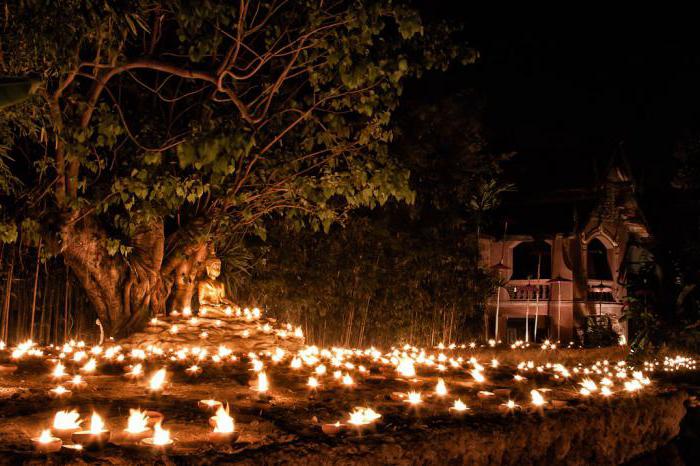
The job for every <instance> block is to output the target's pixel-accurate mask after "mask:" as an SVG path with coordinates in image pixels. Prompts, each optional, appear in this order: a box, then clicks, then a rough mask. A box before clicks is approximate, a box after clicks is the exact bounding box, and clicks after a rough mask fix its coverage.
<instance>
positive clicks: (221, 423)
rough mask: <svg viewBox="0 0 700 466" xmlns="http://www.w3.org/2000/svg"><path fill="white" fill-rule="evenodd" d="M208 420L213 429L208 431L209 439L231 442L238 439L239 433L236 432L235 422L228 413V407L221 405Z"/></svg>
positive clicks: (218, 441)
mask: <svg viewBox="0 0 700 466" xmlns="http://www.w3.org/2000/svg"><path fill="white" fill-rule="evenodd" d="M209 422H210V423H211V424H212V425H213V427H214V431H213V432H210V433H209V440H210V441H212V442H217V443H233V442H235V441H236V440H238V435H239V433H238V432H236V429H235V423H234V421H233V418H232V417H231V415H230V414H229V407H228V405H226V408H225V409H224V407H223V406H222V405H220V406H219V409H218V410H217V411H216V415H214V416H212V417H211V419H210V420H209Z"/></svg>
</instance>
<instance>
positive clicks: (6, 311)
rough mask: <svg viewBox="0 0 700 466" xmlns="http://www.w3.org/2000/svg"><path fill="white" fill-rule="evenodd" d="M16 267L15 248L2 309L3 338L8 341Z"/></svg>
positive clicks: (11, 258)
mask: <svg viewBox="0 0 700 466" xmlns="http://www.w3.org/2000/svg"><path fill="white" fill-rule="evenodd" d="M14 268H15V254H14V249H13V251H12V256H11V257H10V269H9V270H8V272H7V280H6V281H5V300H4V302H3V309H2V316H3V317H2V339H3V341H5V342H7V337H8V336H9V331H10V300H11V295H12V276H13V274H14Z"/></svg>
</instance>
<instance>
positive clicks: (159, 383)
mask: <svg viewBox="0 0 700 466" xmlns="http://www.w3.org/2000/svg"><path fill="white" fill-rule="evenodd" d="M163 383H165V369H159V370H158V371H157V372H156V373H155V374H153V377H151V380H150V382H149V383H148V385H149V387H150V389H151V390H153V391H158V390H160V389H162V388H163Z"/></svg>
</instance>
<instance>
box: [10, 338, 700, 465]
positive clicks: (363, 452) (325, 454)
mask: <svg viewBox="0 0 700 466" xmlns="http://www.w3.org/2000/svg"><path fill="white" fill-rule="evenodd" d="M108 347H109V345H105V348H108ZM83 350H84V351H86V353H87V355H86V357H85V358H83V359H82V360H81V361H79V362H76V361H73V359H72V355H73V354H74V353H75V352H77V351H81V349H78V348H74V349H73V353H71V354H68V355H65V354H64V357H63V358H62V359H60V360H61V361H63V364H64V365H65V371H66V373H67V374H69V375H70V376H72V375H74V374H82V377H83V380H84V382H85V385H84V387H82V388H76V387H71V384H70V382H69V379H66V378H64V379H63V380H62V381H57V380H55V379H54V378H53V377H52V375H51V373H52V371H53V369H54V368H55V365H56V363H57V362H58V360H59V358H58V356H59V353H60V351H58V350H54V349H44V354H43V355H41V356H39V355H34V356H32V355H29V354H24V355H22V357H20V358H19V359H17V358H12V351H11V349H6V350H4V351H1V352H0V364H2V365H3V366H2V367H5V368H7V369H5V373H4V374H2V377H1V378H0V463H3V464H42V463H44V462H50V463H53V464H84V463H102V464H158V463H160V464H163V463H165V464H208V463H212V462H217V463H226V464H233V463H241V464H297V463H310V464H446V463H449V464H465V463H468V464H495V463H500V464H516V463H517V464H537V463H543V462H546V463H549V464H558V463H561V464H591V463H596V464H619V463H622V462H624V461H628V460H630V459H632V458H634V457H637V456H638V455H641V454H643V453H645V452H649V451H652V450H654V449H656V448H657V447H660V446H662V445H665V444H666V443H668V442H669V441H670V440H671V439H673V438H674V437H675V436H676V435H677V434H678V432H679V426H680V423H681V420H682V419H683V417H684V416H685V413H686V405H688V403H689V402H691V401H690V400H689V395H688V393H687V391H686V390H685V389H684V387H682V383H679V382H678V380H671V379H670V376H671V375H673V376H674V377H676V378H678V377H679V376H680V375H681V374H682V373H685V372H688V373H691V372H692V371H691V370H690V367H687V366H688V364H689V363H688V362H687V360H682V361H685V362H679V361H681V360H677V361H676V366H673V365H667V366H664V363H663V362H662V361H660V362H659V364H658V365H656V366H655V367H656V369H655V370H654V371H651V370H649V371H647V372H645V373H644V375H645V376H649V377H650V379H651V383H649V384H648V385H644V387H643V388H641V389H639V390H638V391H635V392H634V393H630V392H628V391H626V390H625V389H624V381H631V380H633V379H634V377H633V372H634V371H633V370H632V369H631V368H627V367H626V366H622V365H620V366H618V365H617V361H618V359H619V358H616V359H612V357H615V356H621V355H624V350H623V349H607V350H558V349H557V350H542V349H540V348H535V349H526V350H511V349H502V350H500V349H493V348H477V349H469V348H465V349H459V348H457V349H454V350H450V349H431V350H429V351H427V350H426V351H427V352H426V353H423V357H421V353H420V352H418V351H412V350H406V353H405V354H404V355H403V356H402V353H401V351H399V350H397V351H396V352H394V353H390V352H385V353H382V354H381V356H378V354H379V353H374V355H372V354H371V353H369V352H367V353H363V354H362V355H358V354H352V355H351V354H350V353H348V352H345V353H326V354H325V356H324V355H323V354H317V358H318V361H313V359H311V360H310V362H311V364H308V365H307V364H306V362H309V361H308V360H307V361H304V362H305V364H303V367H301V368H298V369H293V368H292V367H290V366H291V364H292V360H293V358H294V357H295V354H294V353H288V354H285V355H284V356H283V357H278V358H277V359H279V360H278V361H277V362H275V361H273V360H272V359H271V356H272V355H273V354H274V353H272V354H269V353H268V354H261V355H258V356H257V357H255V358H253V359H258V358H259V360H260V361H261V362H262V364H263V366H264V369H263V370H264V371H265V373H266V375H267V377H268V379H269V382H270V389H269V391H268V392H267V393H266V394H265V395H264V396H260V395H259V394H258V393H257V392H256V391H254V390H252V389H251V384H254V383H255V381H256V380H257V375H256V372H255V371H254V370H252V369H253V363H252V359H251V357H250V356H252V355H248V354H240V353H235V352H234V353H232V354H230V355H227V356H226V357H225V358H224V359H223V360H221V361H219V362H215V361H213V360H212V359H210V358H207V359H203V360H200V361H197V360H195V359H193V356H192V355H191V354H190V355H188V356H187V357H185V358H182V359H178V358H177V357H176V356H175V355H174V353H166V354H161V355H153V354H151V355H147V356H146V358H145V359H144V360H141V359H133V358H132V357H131V354H130V353H129V352H128V351H127V350H122V351H121V352H116V353H115V354H117V355H118V354H123V355H124V356H125V357H124V360H123V361H119V360H118V358H116V357H111V358H110V359H107V358H106V357H105V356H104V354H105V352H104V351H103V352H102V353H101V354H100V355H95V356H94V357H95V359H96V361H97V369H96V370H95V372H94V373H85V372H81V368H83V367H84V364H85V362H86V360H87V359H89V358H90V357H93V355H92V354H91V352H90V348H84V349H83ZM440 353H442V354H443V355H445V359H446V360H445V361H443V362H444V363H445V365H446V366H447V367H446V368H445V370H444V371H441V370H440V369H439V368H438V367H437V365H438V359H437V358H438V357H439V354H440ZM329 355H330V356H329ZM112 356H114V355H112ZM234 356H235V360H233V357H234ZM305 356H307V357H308V354H306V355H305ZM392 356H393V357H395V358H398V360H402V358H403V357H405V356H410V357H411V359H412V361H415V369H416V372H417V374H416V375H415V376H411V377H407V376H404V375H402V374H400V373H398V372H397V368H396V360H395V361H394V362H392V361H391V357H392ZM431 356H432V357H433V362H432V363H426V364H424V363H422V362H419V361H423V360H424V359H429V358H430V357H431ZM382 358H383V360H382ZM470 358H474V359H472V360H471V361H470ZM494 358H495V359H497V360H498V364H497V365H496V364H494V363H493V362H492V360H493V359H494ZM173 359H174V360H173ZM334 359H335V360H334ZM606 359H608V361H607V364H606V363H605V362H604V361H605V360H606ZM450 360H453V361H454V365H453V364H449V363H448V362H449V361H450ZM138 361H140V362H141V363H142V365H143V368H144V374H145V376H144V377H143V378H140V379H135V380H132V379H127V378H126V377H125V372H127V371H128V370H129V368H130V367H131V366H132V365H133V364H135V363H136V362H138ZM528 361H531V362H532V364H531V366H532V367H528V364H527V362H528ZM194 363H196V364H198V366H199V367H200V368H201V369H202V372H201V374H200V375H198V376H196V377H195V376H191V375H189V373H188V371H187V368H188V367H191V365H192V364H194ZM334 363H335V364H338V365H339V367H334V366H333V364H334ZM319 364H324V365H325V366H326V367H327V373H326V374H324V375H317V374H316V373H315V368H316V367H317V366H318V365H319ZM348 364H349V365H348ZM557 364H561V365H560V366H559V365H557ZM693 364H694V363H693ZM360 366H364V369H366V370H365V371H361V370H360ZM494 366H495V367H494ZM12 367H16V369H15V370H14V371H13V372H11V371H12ZM163 367H165V368H166V370H167V382H166V386H165V387H164V389H163V391H162V393H160V394H158V395H155V396H154V395H152V394H150V393H149V391H148V389H147V386H148V379H149V376H150V375H151V374H153V373H154V372H155V371H156V370H158V369H160V368H163ZM478 367H481V370H480V371H478V372H479V373H480V374H482V375H483V376H484V377H485V380H484V381H482V382H479V381H478V380H477V379H478V375H476V376H475V375H474V374H473V371H474V369H475V368H478ZM650 367H651V366H647V367H646V369H650ZM664 367H666V368H667V371H664V370H663V368H664ZM562 368H563V369H562ZM0 369H2V368H0ZM335 370H340V371H341V373H342V374H343V375H345V374H348V375H351V377H352V378H353V385H352V386H344V385H343V384H342V379H336V378H334V376H333V372H334V371H335ZM596 371H598V372H596ZM621 371H622V372H625V374H626V378H625V379H623V378H621V377H620V376H621V374H620V372H621ZM585 372H588V373H587V374H586V373H585ZM516 375H518V376H520V377H523V379H522V380H520V381H518V380H516V379H514V376H516ZM310 376H316V377H317V378H318V380H319V381H320V384H321V385H320V387H318V388H317V389H315V390H314V389H310V388H309V387H308V386H307V381H308V378H309V377H310ZM604 377H608V378H609V379H610V380H611V381H612V383H613V385H612V386H611V393H612V394H611V395H610V396H607V397H604V396H601V395H600V394H599V392H598V393H593V394H592V395H591V396H582V395H581V393H580V389H581V388H582V387H581V385H580V383H581V381H582V380H583V379H584V378H590V379H592V380H594V381H595V382H596V383H597V387H598V388H602V386H603V385H602V384H601V383H600V382H601V381H602V379H603V378H604ZM438 378H442V379H443V380H444V382H445V386H446V388H447V390H448V393H447V394H446V395H443V396H438V395H437V394H435V387H436V384H437V382H438ZM681 380H682V379H681ZM58 383H61V384H63V385H64V386H65V387H66V388H70V389H71V390H72V394H71V396H70V397H65V398H62V399H54V398H52V397H51V396H50V389H52V388H54V387H56V386H57V384H58ZM679 387H680V389H679ZM533 389H538V391H539V392H538V393H540V394H541V395H542V396H543V398H544V399H545V404H544V406H543V407H542V408H537V407H535V406H533V404H532V394H531V390H533ZM411 391H414V392H420V393H421V395H422V402H421V403H420V404H418V405H415V406H414V405H411V404H410V403H408V402H407V399H406V398H407V393H409V392H411ZM485 391H487V392H490V394H484V393H483V392H485ZM458 398H459V399H460V400H461V401H463V402H464V403H465V404H466V405H467V406H468V407H469V408H470V409H469V410H467V411H466V412H464V413H463V414H459V415H458V414H456V413H455V412H454V411H453V410H450V407H451V406H452V405H453V402H454V401H455V400H456V399H458ZM202 399H216V400H219V401H222V402H224V403H228V404H229V405H230V412H231V416H232V417H233V418H234V419H235V425H236V431H238V432H240V438H239V440H238V441H237V442H236V443H235V444H233V445H221V444H212V443H210V442H209V441H208V434H209V433H210V432H211V431H212V427H211V426H210V425H209V423H208V418H209V416H211V414H212V413H207V412H204V411H203V410H202V409H200V408H199V407H198V401H199V400H202ZM508 400H512V401H513V402H514V403H516V404H517V405H519V406H516V407H515V408H514V409H512V410H511V409H508V408H507V407H506V406H504V404H505V403H506V402H507V401H508ZM358 406H362V407H364V406H367V407H371V408H372V409H374V410H375V411H376V412H378V413H379V414H381V416H382V417H381V418H380V419H379V420H378V421H376V422H375V423H374V424H372V425H371V426H369V427H363V428H356V427H353V426H350V425H346V426H345V428H343V430H342V431H341V432H340V433H339V434H338V435H334V436H329V435H327V434H325V433H323V431H322V424H324V423H335V422H336V421H339V422H341V423H347V421H348V418H349V413H350V412H351V411H353V409H354V408H355V407H358ZM137 407H138V408H141V409H147V410H154V411H158V412H160V413H162V414H163V416H164V422H163V427H164V428H165V429H167V430H168V431H169V432H170V435H171V436H172V438H173V439H174V444H173V445H172V446H171V447H170V448H169V449H168V450H167V452H163V451H161V450H154V449H152V448H149V447H147V446H144V445H142V444H135V445H134V444H129V443H128V442H127V441H126V439H125V438H124V434H123V429H124V428H125V427H126V423H127V418H128V416H129V409H130V408H137ZM67 409H76V410H78V411H79V412H80V414H81V417H82V418H83V419H84V420H85V425H87V424H88V423H89V417H90V415H91V413H92V412H93V411H95V412H97V413H99V414H100V415H101V416H102V417H103V418H104V419H105V423H106V425H107V428H108V429H109V430H110V431H111V441H110V443H109V444H107V445H106V446H105V448H104V449H102V450H99V451H85V450H83V451H76V450H74V449H66V448H64V449H63V450H61V451H60V452H58V453H54V454H50V455H44V454H39V453H36V452H34V451H33V446H32V443H31V440H30V439H31V438H33V437H36V436H38V434H39V433H40V432H41V431H42V429H46V428H50V427H51V423H52V420H53V417H54V414H55V413H56V411H58V410H67Z"/></svg>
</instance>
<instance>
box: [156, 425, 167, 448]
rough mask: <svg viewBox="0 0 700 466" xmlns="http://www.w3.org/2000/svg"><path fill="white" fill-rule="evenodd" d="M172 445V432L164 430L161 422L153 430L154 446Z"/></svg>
mask: <svg viewBox="0 0 700 466" xmlns="http://www.w3.org/2000/svg"><path fill="white" fill-rule="evenodd" d="M169 443H170V431H169V430H164V429H163V428H162V427H161V425H160V422H158V424H156V425H155V427H154V428H153V445H168V444H169Z"/></svg>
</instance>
